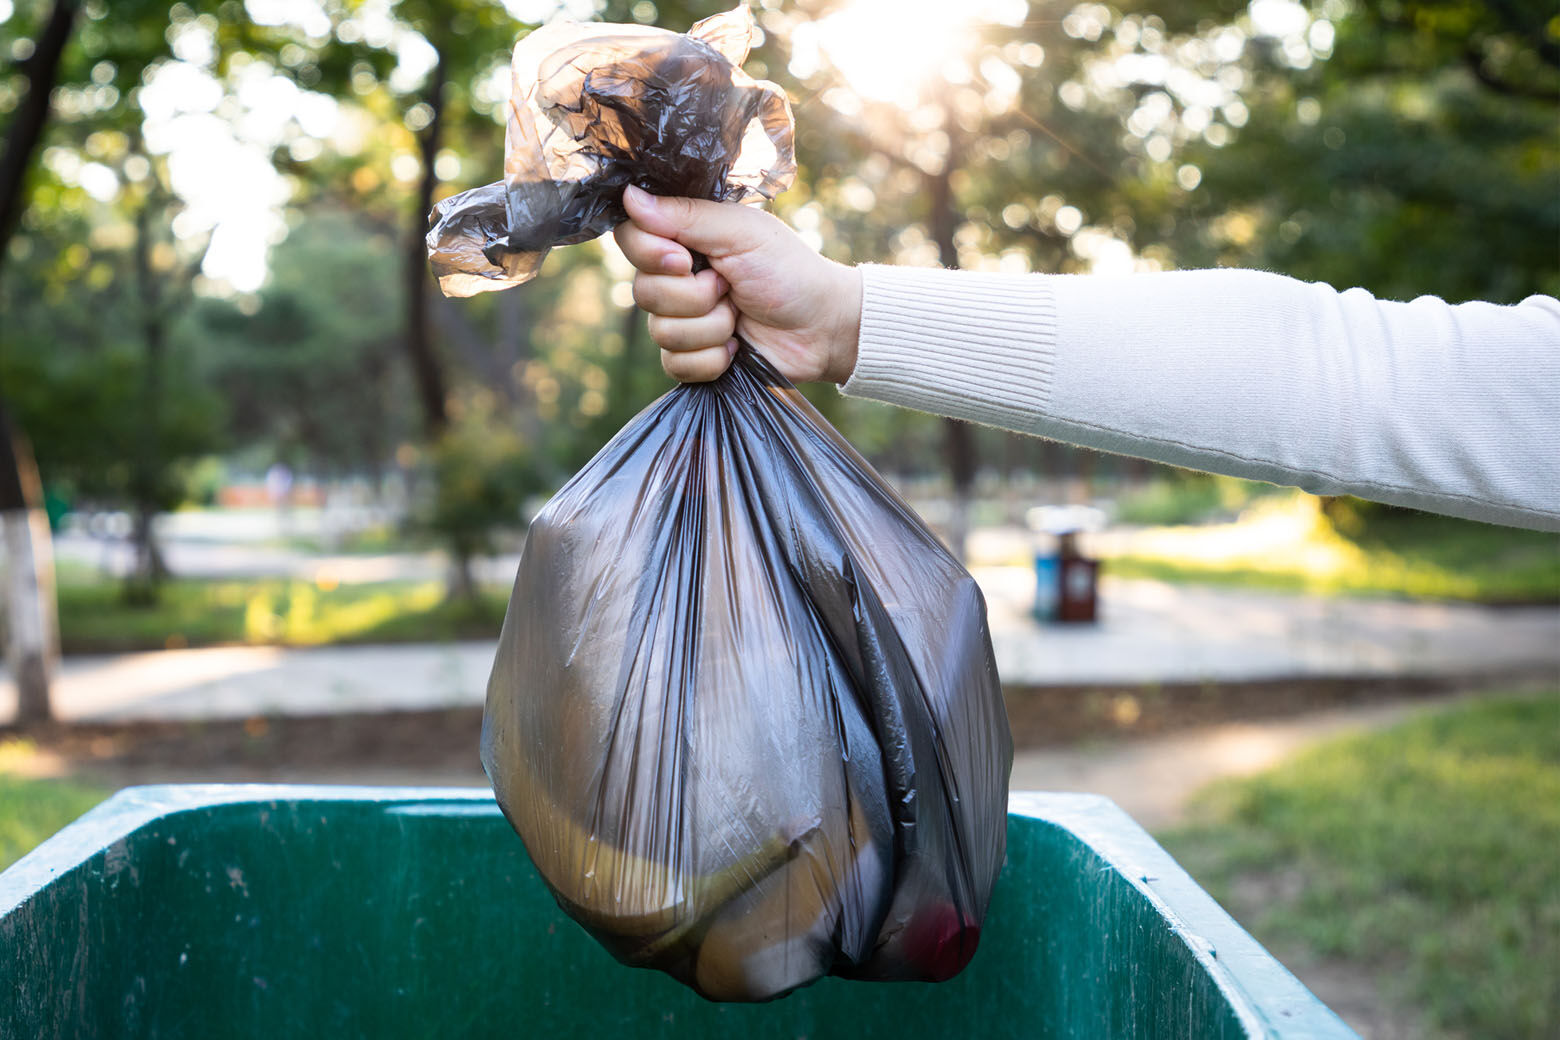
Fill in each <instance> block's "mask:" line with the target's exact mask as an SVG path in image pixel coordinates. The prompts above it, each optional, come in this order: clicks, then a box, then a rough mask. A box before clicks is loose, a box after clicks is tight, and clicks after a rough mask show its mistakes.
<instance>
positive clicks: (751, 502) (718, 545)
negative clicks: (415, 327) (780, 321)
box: [428, 8, 1012, 1000]
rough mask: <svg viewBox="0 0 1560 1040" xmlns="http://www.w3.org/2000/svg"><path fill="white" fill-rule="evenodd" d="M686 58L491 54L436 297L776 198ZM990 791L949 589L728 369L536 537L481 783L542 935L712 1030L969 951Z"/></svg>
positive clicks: (715, 51)
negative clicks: (664, 990) (662, 208)
mask: <svg viewBox="0 0 1560 1040" xmlns="http://www.w3.org/2000/svg"><path fill="white" fill-rule="evenodd" d="M752 29H753V25H752V19H751V16H750V15H749V14H748V13H747V11H746V9H745V8H738V9H737V10H735V11H732V12H729V13H727V14H725V15H720V16H717V17H715V18H711V19H706V20H705V21H703V22H700V23H699V24H698V25H696V26H695V27H694V29H693V30H692V31H691V33H690V34H689V35H687V36H682V35H678V34H675V33H668V32H664V31H662V30H658V29H646V28H643V27H640V26H612V25H592V26H581V25H575V24H573V23H566V24H564V25H562V26H552V27H548V28H547V29H543V30H538V31H537V32H535V33H533V34H531V35H530V36H528V37H527V38H526V39H525V40H524V41H522V42H521V44H520V45H519V46H518V47H517V48H516V51H515V62H514V68H515V94H514V97H515V101H514V102H513V103H512V104H511V106H510V120H509V132H508V135H507V158H506V163H505V179H504V181H503V182H502V183H501V184H494V185H489V186H488V187H485V188H479V189H476V190H474V191H471V192H467V193H465V194H463V195H459V196H455V197H454V198H452V199H449V200H447V201H445V202H444V203H441V204H440V206H439V207H438V209H437V210H436V211H435V214H434V223H433V229H432V230H431V231H430V232H429V236H428V243H429V250H430V254H431V255H432V258H433V261H434V266H435V270H436V271H437V272H438V273H439V274H440V276H441V278H440V284H441V286H442V287H443V289H444V290H445V292H446V293H449V294H451V295H470V294H471V293H474V292H479V291H482V290H485V289H494V288H504V287H506V286H508V285H513V284H518V283H519V282H521V281H524V280H526V279H527V278H529V277H531V276H532V275H533V274H534V273H535V271H536V268H537V267H538V266H539V264H540V262H541V257H542V255H543V254H544V253H545V252H546V251H547V249H548V248H549V247H551V246H554V245H560V244H565V243H570V242H578V241H583V240H585V239H588V238H591V237H593V236H595V235H597V234H600V233H602V232H604V231H606V230H608V229H610V228H611V227H612V226H613V225H614V224H615V223H617V222H618V221H620V220H621V219H623V210H622V191H623V187H624V186H625V185H626V184H630V183H632V184H638V185H640V186H641V187H644V188H646V189H647V190H650V191H652V192H655V193H657V194H673V195H694V196H701V197H704V198H714V199H724V200H742V201H753V200H761V199H762V198H765V197H771V196H773V195H774V194H775V193H777V192H778V191H780V190H781V189H783V188H784V187H785V186H786V185H787V184H788V183H789V181H790V179H791V177H792V175H793V173H794V169H795V165H794V162H793V161H792V147H791V125H790V114H789V109H788V108H787V106H786V102H785V96H784V94H783V92H781V91H780V90H779V88H777V87H774V86H773V85H772V84H761V83H754V82H753V81H752V80H750V79H748V78H747V77H746V76H744V75H743V74H742V73H741V72H740V70H738V69H737V68H736V65H737V64H738V63H740V62H741V60H742V59H743V57H745V56H746V53H747V49H748V43H749V40H750V37H751V34H752ZM1011 760H1012V745H1011V741H1010V739H1009V736H1008V729H1007V718H1006V715H1005V713H1004V709H1003V704H1002V697H1001V690H1000V687H999V685H998V682H997V673H996V668H995V665H994V662H993V660H992V652H991V641H990V636H989V633H988V631H987V628H986V616H985V604H984V602H983V600H982V599H981V595H980V590H979V589H978V588H977V587H976V585H975V583H974V581H973V580H972V579H971V578H970V576H969V574H968V573H967V572H966V571H965V570H964V568H963V567H961V566H960V565H959V563H958V561H956V560H955V559H953V557H952V556H950V555H949V554H948V552H947V551H946V550H945V549H944V548H943V547H942V545H941V544H940V543H939V542H938V541H937V539H936V537H935V536H933V535H932V534H931V532H930V531H928V530H927V528H926V527H925V526H924V525H923V524H922V523H921V521H920V520H919V519H918V518H917V517H916V516H915V514H914V513H913V512H912V511H911V510H910V509H909V507H908V506H906V505H905V504H904V503H903V502H902V501H901V500H900V499H899V498H898V497H897V496H896V495H895V494H894V493H893V492H892V491H891V490H890V489H889V488H888V486H887V485H886V484H884V483H883V481H882V479H881V478H879V477H878V475H877V474H876V473H874V472H873V471H872V468H871V467H870V466H869V465H868V464H867V463H866V462H865V461H864V460H863V459H862V458H861V457H860V456H859V455H857V454H856V453H855V452H854V451H853V450H852V449H851V448H850V446H849V445H847V444H846V443H845V442H844V440H843V439H842V438H841V437H840V436H839V434H837V433H836V432H835V431H834V430H833V429H832V428H831V427H830V426H829V425H828V424H827V423H826V422H825V421H824V420H823V419H822V417H821V416H819V415H818V413H817V412H816V411H814V410H813V408H812V407H811V406H810V405H808V404H807V402H806V401H805V400H804V399H803V398H802V397H801V395H799V394H798V393H797V392H796V390H795V388H794V387H792V386H791V385H790V384H789V383H787V382H786V380H785V379H784V378H783V377H781V376H780V375H779V374H778V373H777V372H775V371H774V370H773V369H772V368H771V367H770V366H769V365H768V364H767V363H766V362H764V361H763V360H762V358H760V357H759V356H758V355H757V354H755V353H754V352H752V351H751V350H750V349H748V348H746V347H744V348H743V349H742V350H741V351H740V352H739V353H738V355H737V359H736V362H735V364H733V365H732V367H731V369H730V370H729V371H728V372H727V373H726V374H725V375H724V376H722V377H721V378H720V379H719V380H717V381H716V382H714V383H712V384H707V385H700V386H683V387H679V388H678V389H675V390H673V391H671V392H670V393H668V394H667V395H666V396H664V397H662V398H661V399H660V400H659V401H657V402H656V403H655V404H653V405H651V406H650V408H648V409H647V410H646V411H644V412H643V413H641V414H640V415H639V416H638V417H637V418H635V419H634V420H633V421H632V422H631V423H629V425H628V426H627V427H625V428H624V429H623V430H622V432H620V433H619V434H618V435H617V437H615V438H614V439H613V440H612V442H611V443H610V444H608V445H607V446H606V447H605V448H604V449H602V451H601V453H600V454H598V455H597V456H596V458H595V459H593V460H592V461H591V462H590V463H589V464H588V465H587V466H586V467H585V468H584V469H583V470H581V471H580V472H579V473H578V474H577V475H576V476H575V477H574V479H573V480H571V481H570V482H569V484H568V485H567V486H566V487H564V488H563V490H562V491H560V492H559V493H558V495H557V496H556V497H555V498H554V499H553V500H552V501H551V502H550V503H549V504H548V505H547V507H546V509H544V510H543V512H542V513H541V514H540V515H539V516H538V517H537V518H536V519H535V521H533V523H532V526H531V530H530V533H529V536H528V538H527V541H526V546H525V551H524V553H523V554H522V557H521V561H520V569H519V575H518V577H517V578H516V581H515V588H514V594H513V596H512V597H511V599H510V606H509V612H508V614H507V616H506V617H505V620H504V629H503V634H502V636H501V637H500V642H499V650H498V656H497V660H496V661H495V663H494V667H493V674H492V678H491V679H490V681H489V685H488V698H487V711H486V715H485V718H484V722H483V732H482V762H483V766H484V767H485V768H486V770H487V773H488V776H489V778H490V779H491V780H492V782H493V788H494V790H495V792H496V793H497V795H498V801H499V804H500V805H501V806H502V807H503V810H504V813H505V814H506V815H507V816H508V818H509V820H510V822H511V823H512V824H513V825H514V827H515V829H516V830H517V831H518V832H519V834H520V836H521V837H522V838H523V839H524V841H525V845H526V848H527V850H528V851H529V853H530V855H531V859H532V861H533V862H534V863H535V865H536V867H537V870H538V871H539V872H540V874H541V876H542V877H543V879H544V880H545V881H546V882H547V884H548V885H549V886H550V887H551V889H552V891H553V893H554V895H555V896H556V897H557V899H558V902H559V904H560V905H561V906H562V907H563V908H564V909H565V910H566V911H567V912H568V913H569V914H570V915H571V916H572V917H574V918H575V920H577V921H579V922H580V923H581V924H583V925H584V926H585V927H586V928H587V929H589V930H590V931H591V933H592V934H594V935H595V936H596V937H597V939H599V940H600V941H601V942H602V944H603V945H605V946H606V947H607V948H608V949H609V950H611V951H612V952H613V953H614V954H615V955H616V956H617V957H618V958H619V959H620V960H622V961H624V962H625V963H628V964H633V965H640V966H644V967H652V968H659V969H661V970H663V971H666V972H669V973H670V974H672V975H673V976H675V977H677V978H678V979H681V980H682V981H683V982H685V983H687V984H688V985H690V986H692V987H693V988H694V989H696V990H698V991H699V992H700V993H702V994H704V995H705V996H707V997H710V998H712V999H717V1000H766V999H770V998H773V997H776V996H779V995H781V994H783V993H785V992H787V991H789V990H791V989H794V988H795V987H797V986H801V985H804V984H806V983H808V982H811V981H812V980H814V979H816V978H818V977H820V976H822V975H825V974H830V973H833V974H837V975H846V976H851V977H856V978H867V979H918V980H939V979H946V978H949V977H951V976H952V975H954V974H956V973H957V972H958V971H959V970H960V969H962V968H963V967H964V965H965V964H966V963H967V962H968V961H969V959H970V957H971V956H972V955H973V954H974V951H975V946H976V942H977V939H978V937H979V934H980V927H981V922H982V920H983V918H984V915H985V912H986V906H987V902H988V900H989V898H990V894H991V887H992V884H993V882H994V881H995V879H996V875H997V872H998V870H999V869H1000V867H1001V865H1002V860H1003V853H1004V843H1005V835H1006V808H1007V777H1008V770H1009V766H1010V765H1011Z"/></svg>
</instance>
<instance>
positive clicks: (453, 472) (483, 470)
mask: <svg viewBox="0 0 1560 1040" xmlns="http://www.w3.org/2000/svg"><path fill="white" fill-rule="evenodd" d="M489 400H490V399H489V398H487V397H486V396H481V395H479V396H478V397H476V398H474V400H473V403H472V404H470V405H468V406H467V407H465V408H463V409H462V410H461V412H460V414H459V415H458V416H457V417H456V418H455V421H454V422H453V424H452V425H451V426H450V428H449V430H447V431H446V432H445V434H444V436H443V437H441V438H440V439H439V442H438V443H437V444H435V445H434V446H433V449H432V452H431V459H430V463H431V465H430V469H431V474H432V477H433V482H434V495H433V500H432V502H431V503H430V505H429V508H428V511H427V513H426V515H425V517H424V523H425V524H426V526H427V527H428V528H430V529H431V530H433V531H436V532H438V533H439V534H440V535H442V536H443V537H444V538H446V539H447V540H448V541H449V544H450V545H452V546H453V547H454V548H455V552H456V553H457V555H458V556H460V557H461V558H463V559H469V558H470V557H471V556H474V555H476V554H477V553H483V552H491V551H492V550H493V548H494V545H493V534H494V532H495V531H496V530H498V529H501V528H508V529H511V530H514V529H518V528H520V527H522V526H523V524H524V518H523V517H522V515H521V509H522V507H523V506H524V505H525V502H526V500H527V499H528V498H530V497H531V496H532V495H535V494H537V493H539V492H541V491H543V490H544V489H546V487H547V483H546V481H545V480H544V479H543V477H542V475H541V471H540V469H539V467H538V466H537V464H536V461H535V459H534V458H533V456H532V453H531V451H530V450H529V449H528V447H527V445H526V444H525V442H524V441H522V440H521V438H520V435H519V434H518V433H516V432H515V430H514V429H513V428H512V427H511V426H510V425H509V424H508V423H507V422H505V421H504V419H503V418H502V417H500V416H497V415H495V414H493V412H492V409H491V405H490V404H489V403H488V402H489Z"/></svg>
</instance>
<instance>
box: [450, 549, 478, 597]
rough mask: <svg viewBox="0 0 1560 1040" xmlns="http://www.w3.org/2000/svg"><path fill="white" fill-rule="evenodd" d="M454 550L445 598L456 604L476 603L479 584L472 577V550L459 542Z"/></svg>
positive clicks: (451, 555) (451, 556)
mask: <svg viewBox="0 0 1560 1040" xmlns="http://www.w3.org/2000/svg"><path fill="white" fill-rule="evenodd" d="M452 548H453V552H451V554H450V575H449V582H448V584H447V585H446V587H445V591H444V595H445V598H447V599H449V600H452V601H453V602H456V603H475V602H476V599H477V582H476V579H475V578H473V577H472V576H471V557H472V553H471V550H470V549H469V548H467V547H466V546H465V545H464V544H462V543H459V542H457V543H456V544H455V545H454V546H453V547H452Z"/></svg>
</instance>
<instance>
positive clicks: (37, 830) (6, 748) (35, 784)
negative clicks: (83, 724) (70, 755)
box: [0, 739, 108, 870]
mask: <svg viewBox="0 0 1560 1040" xmlns="http://www.w3.org/2000/svg"><path fill="white" fill-rule="evenodd" d="M26 752H27V747H26V746H25V744H24V743H23V742H21V741H18V740H14V739H13V740H9V741H0V870H4V869H5V868H6V867H9V866H10V865H11V864H12V863H15V862H16V861H17V860H18V859H21V858H22V856H23V855H25V854H26V853H28V852H30V851H32V849H33V847H34V846H36V845H38V844H39V843H40V842H42V841H43V840H44V839H45V838H47V837H49V836H50V835H52V834H54V832H55V831H58V830H59V829H60V828H61V827H64V826H65V825H66V824H67V823H70V822H71V821H72V820H74V819H75V818H76V817H78V816H80V815H81V814H82V813H84V812H86V811H87V810H88V809H90V808H92V807H93V806H94V805H96V804H97V803H99V802H101V801H102V800H103V799H104V798H106V797H108V792H106V791H101V790H98V789H96V788H93V787H88V786H86V785H84V784H79V783H74V782H67V781H63V780H35V779H30V778H26V777H21V776H16V775H14V774H13V773H11V772H8V771H7V769H6V759H7V758H10V757H12V756H18V755H24V754H26Z"/></svg>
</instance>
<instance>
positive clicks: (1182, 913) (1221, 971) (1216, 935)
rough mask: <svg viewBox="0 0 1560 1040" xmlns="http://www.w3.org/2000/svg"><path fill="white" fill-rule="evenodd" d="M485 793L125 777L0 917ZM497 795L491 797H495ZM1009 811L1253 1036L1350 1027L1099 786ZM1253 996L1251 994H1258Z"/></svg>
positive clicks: (15, 872)
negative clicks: (1197, 975) (329, 808)
mask: <svg viewBox="0 0 1560 1040" xmlns="http://www.w3.org/2000/svg"><path fill="white" fill-rule="evenodd" d="M307 801H324V802H373V803H378V804H381V805H386V804H393V803H413V804H428V803H432V802H449V803H480V802H493V801H494V798H493V792H492V791H491V790H490V789H488V788H486V787H384V786H359V785H343V784H148V785H142V786H135V787H126V788H124V789H122V790H120V791H118V792H116V793H115V794H113V795H111V796H110V797H108V798H107V799H105V800H104V801H103V802H102V803H100V804H99V805H97V806H95V807H93V808H92V809H90V810H88V811H87V812H86V813H85V814H83V815H82V816H81V817H79V818H78V819H76V820H75V821H74V822H72V823H70V824H67V825H66V826H65V827H64V828H62V829H61V830H60V831H59V832H57V833H56V834H54V835H53V836H52V837H50V838H48V839H47V840H45V841H44V842H43V843H42V844H40V845H39V846H38V847H37V848H35V849H33V850H32V851H31V852H29V853H27V854H26V855H24V856H23V857H22V858H21V859H19V860H17V861H16V862H15V863H13V864H12V865H11V866H10V867H9V868H8V869H6V870H5V871H0V920H4V919H5V918H6V917H8V916H9V915H10V914H11V913H12V912H13V911H15V910H17V909H18V908H19V907H21V906H22V905H23V904H25V903H27V902H28V901H29V900H30V899H31V898H32V897H33V896H35V895H37V894H38V893H39V892H41V891H42V890H43V889H44V888H45V887H46V886H47V885H49V884H50V883H52V882H53V881H55V880H56V879H58V878H59V877H61V876H63V875H65V874H68V873H70V872H71V871H73V870H76V869H78V868H80V867H81V866H82V865H83V864H85V863H86V862H87V861H88V860H90V859H91V858H92V857H93V856H95V855H97V854H98V853H100V852H103V851H104V850H111V849H112V848H113V847H114V846H115V845H117V844H119V843H121V842H123V841H124V840H125V839H127V838H128V837H129V836H130V835H131V834H133V833H134V832H135V831H137V830H139V829H140V828H142V827H144V826H146V825H147V824H149V823H152V822H154V821H156V820H159V819H163V818H166V817H169V816H174V815H178V814H182V813H184V812H189V811H194V810H199V809H206V808H212V807H216V806H222V805H240V804H266V803H278V802H307ZM495 804H496V803H495ZM1008 814H1009V815H1010V816H1019V817H1023V818H1025V819H1032V820H1035V821H1037V822H1040V823H1043V824H1046V825H1048V826H1053V827H1057V828H1059V829H1061V830H1063V831H1065V832H1066V833H1068V834H1069V835H1071V836H1072V837H1074V838H1075V839H1077V840H1078V841H1079V842H1081V843H1082V844H1083V845H1084V846H1085V847H1087V848H1089V849H1090V850H1092V851H1093V852H1094V853H1095V854H1096V855H1098V856H1099V857H1100V858H1101V859H1102V860H1104V861H1105V863H1107V864H1108V865H1109V866H1110V867H1111V868H1113V869H1114V870H1116V871H1117V872H1118V873H1119V874H1121V875H1122V877H1123V878H1125V880H1126V881H1127V883H1128V884H1130V885H1131V886H1132V887H1133V888H1134V889H1135V890H1136V891H1137V892H1138V893H1139V894H1140V895H1141V896H1142V897H1143V898H1144V899H1146V900H1147V901H1148V902H1149V903H1150V905H1151V906H1153V908H1154V909H1155V910H1156V911H1157V912H1158V914H1159V915H1160V917H1161V918H1162V919H1163V920H1164V921H1165V922H1166V923H1167V924H1168V926H1169V928H1170V929H1171V932H1172V934H1174V936H1175V937H1176V939H1177V940H1179V941H1180V942H1181V943H1182V944H1184V945H1185V946H1186V947H1187V948H1188V949H1189V950H1190V951H1191V953H1192V956H1193V957H1194V958H1195V960H1196V962H1197V964H1198V965H1199V967H1201V968H1202V970H1203V971H1204V972H1206V973H1207V975H1208V976H1209V978H1210V979H1212V981H1213V983H1214V985H1215V986H1216V987H1217V988H1218V990H1219V992H1220V994H1221V995H1222V996H1223V997H1224V998H1225V999H1226V1000H1227V1001H1228V1002H1229V1005H1230V1007H1231V1008H1232V1009H1233V1010H1234V1012H1235V1014H1236V1017H1237V1018H1238V1020H1239V1021H1240V1024H1241V1026H1242V1027H1243V1028H1244V1029H1245V1030H1246V1032H1247V1033H1248V1034H1249V1035H1252V1036H1280V1035H1283V1036H1291V1037H1355V1036H1356V1035H1357V1034H1355V1033H1354V1031H1353V1030H1351V1029H1350V1028H1349V1027H1348V1026H1347V1025H1346V1024H1345V1023H1344V1022H1343V1020H1342V1019H1341V1018H1339V1017H1338V1016H1337V1014H1336V1013H1335V1012H1333V1011H1332V1009H1330V1008H1328V1007H1327V1006H1326V1005H1325V1004H1323V1003H1322V1002H1321V1000H1319V999H1318V998H1317V997H1316V995H1315V994H1313V993H1312V992H1311V991H1310V990H1308V989H1307V988H1306V987H1305V985H1304V984H1303V983H1301V982H1300V980H1299V979H1298V978H1296V977H1295V975H1294V974H1293V973H1292V972H1291V971H1289V969H1288V968H1285V967H1284V966H1283V964H1281V963H1280V962H1279V961H1278V959H1277V958H1275V957H1274V956H1273V955H1272V954H1271V953H1269V952H1268V951H1267V950H1266V949H1265V948H1264V947H1263V946H1262V945H1261V943H1259V942H1258V941H1257V940H1256V939H1255V938H1254V937H1253V936H1251V935H1250V934H1249V933H1247V932H1246V931H1245V929H1243V928H1242V927H1241V926H1240V924H1239V923H1238V922H1237V921H1236V920H1235V919H1234V918H1233V917H1231V916H1230V915H1229V913H1228V912H1227V911H1225V910H1224V908H1223V907H1221V906H1220V905H1219V904H1218V903H1217V902H1216V901H1215V900H1214V899H1213V897H1212V896H1210V895H1209V894H1208V893H1207V892H1206V891H1204V890H1203V889H1202V887H1201V886H1199V885H1198V884H1197V882H1196V881H1195V880H1194V879H1193V878H1192V876H1191V875H1190V874H1188V873H1187V872H1186V870H1185V869H1183V868H1182V867H1181V865H1180V864H1178V863H1177V862H1176V861H1175V860H1174V859H1173V858H1172V857H1171V856H1170V854H1169V853H1168V852H1167V851H1165V849H1164V848H1163V847H1162V846H1161V845H1160V844H1159V843H1158V842H1156V841H1155V840H1154V839H1153V837H1152V836H1151V835H1150V834H1149V833H1148V832H1147V831H1145V830H1144V829H1143V828H1142V827H1141V826H1140V825H1139V824H1138V823H1137V821H1135V820H1133V819H1132V818H1131V817H1130V816H1128V815H1127V813H1126V812H1124V811H1123V810H1122V809H1121V808H1120V807H1119V806H1117V805H1116V803H1115V802H1113V801H1111V800H1110V799H1109V798H1107V797H1105V796H1103V795H1097V794H1075V793H1054V792H1039V791H1014V792H1012V793H1011V795H1010V796H1009V799H1008ZM1259 996H1260V998H1261V999H1260V1000H1258V999H1257V998H1258V997H1259Z"/></svg>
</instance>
